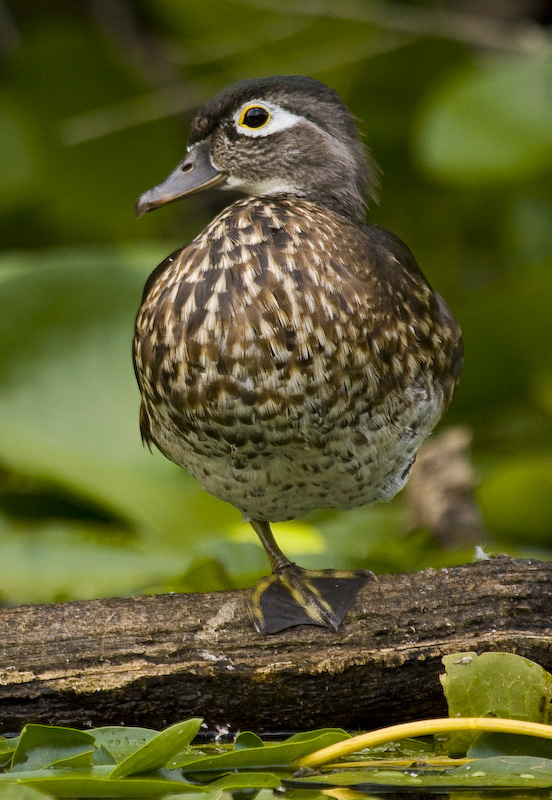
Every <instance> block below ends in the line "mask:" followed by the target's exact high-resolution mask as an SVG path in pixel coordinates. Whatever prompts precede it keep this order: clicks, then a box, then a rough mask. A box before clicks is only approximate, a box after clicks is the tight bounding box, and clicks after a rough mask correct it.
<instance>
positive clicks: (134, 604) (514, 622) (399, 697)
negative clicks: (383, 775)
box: [0, 557, 552, 733]
mask: <svg viewBox="0 0 552 800" xmlns="http://www.w3.org/2000/svg"><path fill="white" fill-rule="evenodd" d="M551 612H552V563H542V562H537V561H521V560H512V559H509V558H506V557H496V558H492V559H490V560H488V561H480V562H478V563H474V564H468V565H465V566H459V567H452V568H450V569H440V570H431V569H430V570H426V571H424V572H420V573H412V574H403V575H381V576H379V577H378V578H377V580H376V579H375V580H374V581H371V582H369V583H368V584H367V586H366V587H365V588H364V589H363V590H362V592H361V594H360V595H359V597H358V599H357V601H356V602H355V604H354V606H353V608H352V609H351V611H350V612H349V613H348V615H347V617H346V618H345V621H344V623H343V625H342V626H341V629H340V630H339V632H338V633H333V632H331V631H328V630H326V629H323V628H319V627H314V626H302V627H300V628H295V629H291V630H287V631H284V632H283V633H281V634H277V635H274V636H269V637H264V638H263V637H261V636H259V635H258V634H257V633H255V631H254V630H253V628H252V626H251V623H250V622H249V619H248V617H247V612H246V605H245V592H242V591H234V592H214V593H209V594H207V593H205V594H184V595H157V596H152V597H132V598H125V599H108V600H92V601H86V602H73V603H63V604H57V605H34V606H20V607H18V608H8V609H4V610H2V611H0V726H1V729H2V732H4V733H5V732H7V731H19V730H20V729H21V727H22V726H23V725H24V724H25V723H27V722H42V723H47V724H58V725H60V724H61V725H74V726H78V727H87V726H98V725H105V724H119V723H121V724H126V725H144V726H148V727H153V728H161V727H163V726H165V725H168V724H170V723H171V722H174V721H176V720H178V719H184V718H186V717H189V716H204V717H205V720H206V723H207V726H208V727H209V728H210V729H213V730H214V729H216V728H217V727H226V726H229V727H230V728H231V729H232V730H236V729H242V730H243V729H246V728H249V729H253V730H255V731H257V732H261V733H266V732H285V731H296V730H300V729H307V728H312V727H318V726H320V727H321V726H342V727H345V728H348V729H350V730H355V729H369V728H375V727H378V726H382V725H384V724H390V723H393V722H400V721H406V720H409V719H413V718H423V717H430V716H436V715H437V716H439V715H443V714H446V705H445V701H444V697H443V693H442V691H441V688H440V684H439V679H438V675H439V674H440V673H441V672H443V668H442V665H441V658H442V657H443V656H444V655H446V654H448V653H454V652H461V651H467V650H474V651H477V652H482V651H488V650H493V651H508V652H515V653H519V654H520V655H523V656H526V657H527V658H531V659H533V660H534V661H537V662H538V663H539V664H541V665H542V666H543V667H545V669H548V670H552V622H551V619H550V617H551Z"/></svg>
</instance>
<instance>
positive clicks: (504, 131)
mask: <svg viewBox="0 0 552 800" xmlns="http://www.w3.org/2000/svg"><path fill="white" fill-rule="evenodd" d="M416 148H417V154H418V158H419V160H420V162H421V163H422V165H423V166H424V167H426V169H428V170H430V171H431V172H432V173H433V174H434V175H436V176H437V177H439V178H441V179H444V180H447V181H449V182H450V183H453V184H461V185H472V186H473V185H478V184H482V183H489V182H497V181H509V180H512V179H519V178H526V177H527V176H528V175H532V174H534V173H536V172H538V171H539V170H541V169H543V168H545V167H546V166H547V165H549V164H550V163H551V161H552V59H551V58H550V57H548V58H542V55H540V54H539V55H537V56H535V57H533V58H530V57H525V58H512V57H509V56H505V57H502V58H494V59H488V60H487V61H480V62H478V63H477V64H475V65H472V66H471V67H470V68H469V69H468V70H465V69H464V70H462V71H461V72H460V73H458V74H456V75H453V76H448V77H446V78H445V80H444V81H442V82H441V83H440V85H439V86H438V87H437V89H436V90H433V92H432V94H431V96H430V97H429V99H428V100H427V102H426V103H425V105H424V107H423V109H422V112H421V115H420V119H419V125H418V132H417V136H416Z"/></svg>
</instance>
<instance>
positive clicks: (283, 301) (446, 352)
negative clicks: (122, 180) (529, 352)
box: [134, 76, 462, 634]
mask: <svg viewBox="0 0 552 800" xmlns="http://www.w3.org/2000/svg"><path fill="white" fill-rule="evenodd" d="M212 186H218V187H219V188H220V189H232V190H239V191H241V192H244V193H245V194H246V195H247V196H246V197H245V199H240V200H238V201H237V202H234V203H233V204H232V205H230V206H228V207H227V208H226V209H225V210H224V211H222V213H220V214H219V215H218V216H217V217H215V219H214V220H213V221H212V222H211V223H210V224H209V225H208V226H207V228H206V229H205V230H204V231H203V232H202V233H200V234H199V235H198V236H197V237H196V238H195V239H194V240H193V242H192V243H191V244H189V245H188V246H186V247H183V248H182V249H181V250H177V251H176V252H174V253H173V254H172V255H170V256H169V257H168V258H166V259H165V261H163V262H162V264H160V265H159V266H158V267H157V269H156V270H155V271H154V272H153V274H152V275H151V276H150V278H149V280H148V281H147V283H146V287H145V290H144V296H143V300H142V305H141V308H140V310H139V312H138V317H137V321H136V334H135V338H134V363H135V369H136V375H137V379H138V384H139V387H140V391H141V395H142V403H141V411H140V427H141V431H142V437H143V439H144V441H145V442H147V443H148V444H150V443H153V444H155V446H156V447H157V448H159V450H160V451H161V452H162V453H163V454H164V455H165V456H166V457H167V458H169V459H171V461H174V462H175V463H176V464H178V465H180V466H181V467H183V468H184V469H186V470H188V471H189V472H190V473H191V474H192V475H194V476H195V477H196V478H197V479H198V480H199V481H200V483H201V484H202V486H203V487H204V488H205V489H207V491H209V492H211V493H212V494H214V495H215V496H216V497H218V498H221V499H222V500H226V501H228V502H229V503H232V505H234V506H235V507H236V508H237V509H239V510H240V511H241V513H242V514H243V516H244V518H245V519H246V520H248V521H249V522H250V523H251V525H252V527H253V529H254V530H255V532H256V533H257V534H258V536H259V538H260V540H261V542H262V544H263V546H264V548H265V550H266V553H267V555H268V558H269V560H270V564H271V568H272V574H271V575H270V576H269V577H267V578H264V579H262V580H261V581H260V582H259V583H258V584H257V585H256V586H255V587H254V588H253V590H251V592H250V596H249V609H250V613H251V617H252V621H253V623H254V625H255V627H256V629H257V630H258V631H259V632H260V633H263V634H266V633H275V632H276V631H279V630H283V629H284V628H287V627H291V626H294V625H299V624H318V625H325V626H327V627H329V628H330V629H334V630H337V628H338V626H339V624H340V623H341V621H342V619H343V617H344V615H345V614H346V612H347V610H348V608H349V607H350V605H351V603H352V602H353V600H354V598H355V596H356V594H357V593H358V591H359V589H360V588H361V587H362V586H363V585H364V583H365V582H366V580H368V579H369V577H370V576H371V573H369V572H362V571H361V572H354V573H345V572H339V571H335V570H321V571H308V570H304V569H301V568H300V567H298V566H297V565H295V564H293V563H292V562H291V561H290V560H289V559H288V558H287V557H286V556H285V555H284V553H283V552H282V551H281V549H280V548H279V547H278V545H277V543H276V541H275V539H274V536H273V534H272V532H271V528H270V523H271V522H276V521H282V520H290V519H294V518H296V517H300V516H302V515H304V514H307V513H308V512H309V511H312V510H313V509H318V508H342V509H347V508H352V507H355V506H359V505H362V504H365V503H373V502H375V501H378V500H388V499H390V498H391V497H393V496H394V495H395V494H396V493H397V492H398V491H399V490H400V489H401V488H402V487H403V486H404V484H405V482H406V480H407V476H408V473H409V470H410V468H411V466H412V464H413V461H414V459H415V456H416V451H417V450H418V448H419V447H420V445H421V443H422V442H423V440H424V439H425V438H426V437H427V436H428V434H429V433H430V432H431V430H432V429H433V427H434V426H435V425H436V423H437V422H438V420H439V419H440V417H441V416H442V414H443V412H444V411H445V409H446V408H447V406H448V404H449V402H450V400H451V398H452V394H453V391H454V388H455V385H456V383H457V380H458V375H459V372H460V368H461V364H462V342H461V334H460V330H459V327H458V325H457V323H456V321H455V319H454V317H453V315H452V313H451V311H450V310H449V308H448V307H447V305H446V304H445V302H444V300H443V299H442V298H441V297H440V296H439V295H438V294H437V293H435V292H434V291H433V290H432V288H431V286H430V285H429V284H428V282H427V280H426V279H425V277H424V276H423V274H422V272H421V271H420V269H419V267H418V265H417V263H416V261H415V260H414V257H413V255H412V254H411V252H410V250H409V249H408V248H407V246H406V245H405V244H403V242H402V241H401V240H400V239H399V238H397V237H396V236H395V235H394V234H392V233H389V232H387V231H385V230H382V229H380V228H378V227H374V226H367V225H365V224H364V214H365V198H366V196H367V195H368V196H370V197H372V198H373V197H374V195H375V192H376V189H377V167H376V166H375V165H374V163H373V161H372V160H371V158H370V157H369V156H368V155H367V154H366V152H365V150H364V148H363V146H362V144H361V142H360V139H359V134H358V132H357V129H356V127H355V124H354V123H353V120H352V116H351V114H350V112H349V111H348V110H347V108H346V107H345V105H344V104H343V102H342V100H341V99H340V97H339V95H338V94H337V93H336V92H335V91H333V90H332V89H330V88H329V87H327V86H326V85H324V84H322V83H320V82H318V81H316V80H313V79H311V78H306V77H297V76H295V77H293V76H285V77H271V78H265V79H256V80H246V81H242V82H240V83H236V84H234V85H233V86H230V87H229V88H227V89H224V90H223V91H221V92H219V93H218V94H217V95H216V96H215V97H214V98H213V99H211V100H210V101H209V102H208V103H207V104H206V105H205V106H204V108H202V109H201V111H199V113H198V114H197V116H196V117H195V119H194V120H193V122H192V125H191V131H190V137H189V144H188V148H187V154H186V157H185V158H184V160H183V161H182V162H181V163H180V164H179V165H178V166H177V167H176V169H175V170H174V171H173V172H172V173H171V174H170V175H169V177H168V178H167V179H166V180H165V181H164V182H163V183H161V184H160V185H159V186H156V187H155V188H153V189H150V190H149V191H147V192H145V193H144V194H143V195H142V196H141V197H140V198H139V200H138V202H137V204H136V212H137V215H138V216H141V215H142V214H144V213H145V212H147V211H151V210H152V209H155V208H158V207H160V206H163V205H165V204H166V203H172V202H173V201H175V200H178V199H180V198H182V197H188V196H189V195H191V194H193V193H195V192H199V191H202V190H203V189H207V188H208V187H212Z"/></svg>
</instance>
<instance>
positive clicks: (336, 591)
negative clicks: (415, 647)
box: [248, 564, 374, 635]
mask: <svg viewBox="0 0 552 800" xmlns="http://www.w3.org/2000/svg"><path fill="white" fill-rule="evenodd" d="M373 578H374V574H373V573H372V572H369V571H367V570H359V571H357V572H345V571H342V570H334V569H324V570H307V569H302V568H301V567H298V566H297V565H296V564H287V565H286V566H283V567H281V568H279V569H277V570H275V571H274V572H273V573H272V575H269V576H268V577H266V578H262V579H261V580H260V581H259V582H258V583H257V584H255V586H254V587H253V588H252V589H251V590H250V593H249V600H248V605H249V613H250V615H251V619H252V621H253V624H254V626H255V628H256V629H257V631H258V632H259V633H261V634H264V635H266V634H270V633H278V632H279V631H282V630H285V629H286V628H292V627H294V626H295V625H322V626H325V627H327V628H330V629H332V630H334V631H337V629H338V628H339V626H340V624H341V622H342V621H343V618H344V616H345V614H346V613H347V611H348V610H349V608H350V607H351V605H352V604H353V602H354V600H355V598H356V596H357V594H358V593H359V591H360V590H361V589H362V587H363V586H364V585H365V584H366V582H367V581H368V580H371V579H373Z"/></svg>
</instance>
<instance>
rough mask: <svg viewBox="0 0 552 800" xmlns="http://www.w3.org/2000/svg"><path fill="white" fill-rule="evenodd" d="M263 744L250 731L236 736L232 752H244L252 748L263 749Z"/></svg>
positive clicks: (259, 738) (258, 737)
mask: <svg viewBox="0 0 552 800" xmlns="http://www.w3.org/2000/svg"><path fill="white" fill-rule="evenodd" d="M263 746H264V742H263V740H262V739H261V737H260V736H257V734H256V733H252V732H251V731H243V732H242V733H240V734H238V735H237V736H236V740H235V742H234V750H246V749H251V748H252V747H263Z"/></svg>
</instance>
